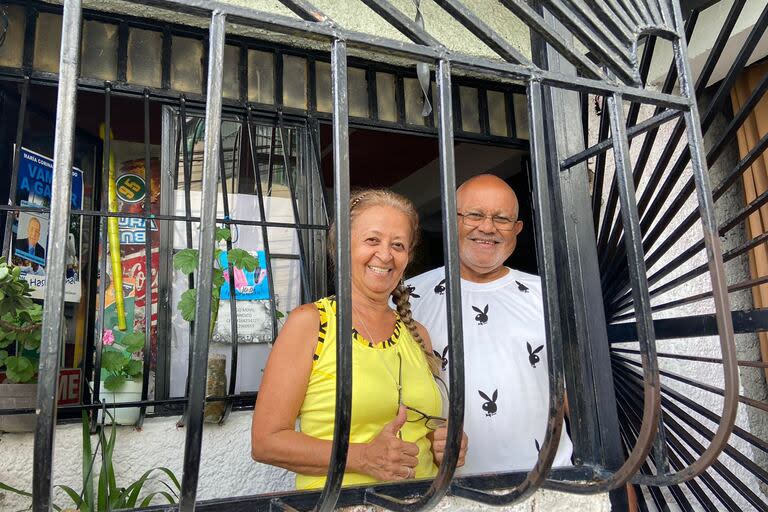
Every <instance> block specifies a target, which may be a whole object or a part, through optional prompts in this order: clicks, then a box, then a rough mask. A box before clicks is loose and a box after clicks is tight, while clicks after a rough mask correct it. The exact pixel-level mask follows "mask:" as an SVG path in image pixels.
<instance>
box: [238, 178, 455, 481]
mask: <svg viewBox="0 0 768 512" xmlns="http://www.w3.org/2000/svg"><path fill="white" fill-rule="evenodd" d="M350 222H351V252H352V254H351V256H352V259H351V261H352V270H351V280H352V310H353V314H352V326H353V330H352V366H353V368H352V382H353V383H354V384H353V386H352V424H351V434H350V447H349V454H348V456H347V471H346V473H345V475H344V481H343V484H344V485H355V484H365V483H372V482H377V481H390V480H403V479H409V478H428V477H433V476H435V474H436V473H437V466H436V465H435V462H434V458H433V454H432V451H431V447H430V441H429V439H428V438H427V435H428V434H431V432H432V429H434V428H435V426H436V425H435V421H434V420H435V418H436V417H437V416H438V415H439V414H440V413H441V410H442V399H441V396H440V392H439V390H438V388H437V386H436V384H435V380H434V377H433V375H436V374H437V371H438V364H439V363H438V361H437V359H436V358H435V356H434V355H433V354H432V346H431V344H430V340H429V335H428V334H427V332H426V330H425V329H424V327H423V326H421V325H420V324H418V323H417V322H415V321H414V320H413V319H412V317H411V311H410V304H409V302H408V291H407V289H406V288H405V286H404V285H403V282H402V277H403V272H404V271H405V268H406V266H407V265H408V263H409V262H410V260H411V257H412V255H413V249H414V247H415V245H416V242H417V237H418V215H417V213H416V211H415V209H414V207H413V204H411V202H410V201H408V200H407V199H406V198H404V197H402V196H400V195H398V194H395V193H393V192H391V191H387V190H370V189H369V190H362V191H358V192H356V193H354V194H353V195H352V197H351V200H350ZM331 232H332V233H333V230H331ZM334 245H335V244H334V243H331V244H330V246H331V247H333V246H334ZM390 298H392V301H393V302H394V304H396V307H397V311H394V310H393V309H392V308H391V307H390V305H389V304H390V302H389V301H390ZM335 314H336V303H335V300H334V298H333V297H331V298H325V299H321V300H319V301H317V302H315V303H312V304H304V305H303V306H300V307H298V308H296V309H295V310H293V311H292V312H291V314H290V315H289V316H288V320H287V321H286V323H285V325H284V326H283V329H282V330H281V332H280V335H279V336H278V338H277V340H276V342H275V345H274V347H273V348H272V353H271V354H270V357H269V360H268V362H267V366H266V368H265V370H264V377H263V379H262V383H261V388H260V390H259V395H258V400H257V401H256V407H255V409H254V414H253V425H252V428H251V443H252V447H251V452H252V456H253V458H254V459H255V460H257V461H259V462H264V463H267V464H272V465H275V466H280V467H283V468H286V469H289V470H291V471H294V472H296V473H297V477H296V487H297V488H299V489H312V488H318V487H322V486H323V485H324V483H325V475H326V473H327V471H328V463H329V460H330V456H331V443H332V439H333V422H334V416H335V389H336V342H337V341H338V337H337V336H336V317H335ZM297 418H298V419H299V425H300V429H299V431H296V430H295V424H296V419H297Z"/></svg>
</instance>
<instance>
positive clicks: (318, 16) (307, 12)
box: [280, 0, 333, 23]
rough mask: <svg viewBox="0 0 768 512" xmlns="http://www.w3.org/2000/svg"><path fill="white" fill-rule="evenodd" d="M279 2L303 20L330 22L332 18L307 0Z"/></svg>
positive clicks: (282, 0) (284, 0)
mask: <svg viewBox="0 0 768 512" xmlns="http://www.w3.org/2000/svg"><path fill="white" fill-rule="evenodd" d="M280 3H281V4H283V5H284V6H286V7H287V8H289V9H290V10H291V11H293V12H294V13H296V14H297V15H298V16H299V17H300V18H301V19H303V20H304V21H310V22H313V21H315V22H318V23H329V22H330V23H332V22H333V20H332V19H330V18H329V17H328V16H326V15H325V14H323V13H322V12H320V11H319V10H318V8H317V7H315V6H314V5H312V4H310V3H309V2H308V1H307V0H280Z"/></svg>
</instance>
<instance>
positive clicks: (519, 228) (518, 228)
mask: <svg viewBox="0 0 768 512" xmlns="http://www.w3.org/2000/svg"><path fill="white" fill-rule="evenodd" d="M523 225H524V224H523V221H521V220H518V221H517V222H516V223H515V228H514V229H515V236H517V235H519V234H520V233H521V232H522V231H523Z"/></svg>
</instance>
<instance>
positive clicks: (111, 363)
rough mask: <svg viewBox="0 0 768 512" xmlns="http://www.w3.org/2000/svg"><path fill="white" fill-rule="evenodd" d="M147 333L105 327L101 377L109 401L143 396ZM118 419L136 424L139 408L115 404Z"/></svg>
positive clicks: (120, 422)
mask: <svg viewBox="0 0 768 512" xmlns="http://www.w3.org/2000/svg"><path fill="white" fill-rule="evenodd" d="M143 351H144V334H143V333H141V332H129V333H125V334H122V333H119V331H118V337H117V338H116V337H115V331H113V330H111V329H106V330H105V331H104V334H103V336H102V352H101V380H102V388H103V389H104V391H103V393H102V396H103V397H104V399H105V400H106V401H107V403H109V404H115V403H124V402H137V401H139V400H141V387H142V383H143V379H142V377H143V375H144V362H143V358H142V353H143ZM110 416H113V417H114V421H115V423H117V424H119V425H133V424H134V423H136V421H137V420H138V419H139V408H138V407H129V408H113V409H112V414H111V415H110Z"/></svg>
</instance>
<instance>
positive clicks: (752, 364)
mask: <svg viewBox="0 0 768 512" xmlns="http://www.w3.org/2000/svg"><path fill="white" fill-rule="evenodd" d="M612 350H613V352H618V353H622V354H639V353H640V352H639V351H637V350H630V349H626V348H614V349H612ZM656 356H657V357H664V358H668V359H681V360H683V361H695V362H698V363H716V364H723V360H722V359H720V358H717V357H703V356H687V355H685V354H668V353H666V352H664V353H662V352H659V353H657V354H656ZM736 364H738V365H739V366H748V367H750V368H768V363H766V362H763V361H736Z"/></svg>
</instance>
